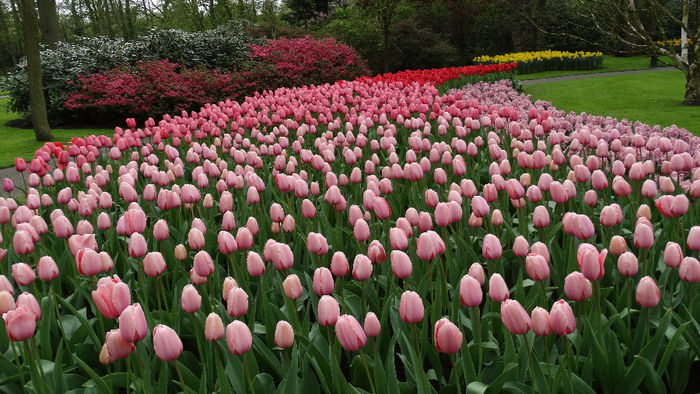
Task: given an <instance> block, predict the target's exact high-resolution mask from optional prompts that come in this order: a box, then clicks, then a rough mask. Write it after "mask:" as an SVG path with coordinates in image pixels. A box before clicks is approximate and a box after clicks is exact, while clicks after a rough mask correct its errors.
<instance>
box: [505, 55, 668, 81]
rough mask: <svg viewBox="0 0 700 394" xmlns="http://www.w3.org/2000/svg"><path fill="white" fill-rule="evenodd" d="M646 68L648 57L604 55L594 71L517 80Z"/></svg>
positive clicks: (548, 73) (662, 61) (663, 61)
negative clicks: (600, 64) (601, 63)
mask: <svg viewBox="0 0 700 394" xmlns="http://www.w3.org/2000/svg"><path fill="white" fill-rule="evenodd" d="M668 63H670V60H669V59H665V58H660V59H659V65H663V64H668ZM648 68H650V67H649V57H647V56H633V57H615V56H611V55H604V56H603V66H602V67H601V68H597V69H595V70H561V71H542V72H539V73H532V74H523V75H518V79H519V80H521V81H526V80H530V79H540V78H554V77H563V76H565V75H580V74H598V73H606V72H611V71H629V70H645V69H648Z"/></svg>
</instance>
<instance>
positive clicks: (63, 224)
mask: <svg viewBox="0 0 700 394" xmlns="http://www.w3.org/2000/svg"><path fill="white" fill-rule="evenodd" d="M108 219H109V217H108ZM53 232H54V233H55V234H56V236H57V237H58V238H61V239H67V238H70V236H71V235H73V224H72V223H71V222H70V220H69V219H68V218H67V217H65V216H58V217H57V218H56V219H54V220H53Z"/></svg>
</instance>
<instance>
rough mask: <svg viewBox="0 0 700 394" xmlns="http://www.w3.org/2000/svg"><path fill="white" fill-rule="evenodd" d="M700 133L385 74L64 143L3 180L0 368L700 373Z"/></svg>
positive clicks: (217, 375)
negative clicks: (17, 178) (17, 194)
mask: <svg viewBox="0 0 700 394" xmlns="http://www.w3.org/2000/svg"><path fill="white" fill-rule="evenodd" d="M426 74H428V75H425V76H423V77H421V76H420V73H415V75H416V76H417V77H416V78H417V80H422V81H427V80H433V79H434V78H435V77H434V76H432V75H431V74H432V73H431V72H426ZM420 78H422V79H420ZM436 82H437V81H436ZM699 144H700V141H699V140H698V138H695V137H692V136H691V135H690V134H689V133H688V132H687V131H686V130H682V129H677V128H667V129H665V130H660V129H659V128H658V127H650V126H648V125H644V124H641V123H635V124H632V123H629V122H626V121H619V122H618V121H617V120H614V119H611V118H603V117H597V116H592V115H588V114H580V115H577V114H574V113H568V114H567V113H565V112H563V111H559V110H557V109H556V108H554V107H552V106H551V105H550V104H549V103H545V102H540V101H538V102H535V103H533V102H532V101H531V100H530V99H529V97H528V96H524V95H520V94H518V93H517V91H515V90H514V89H513V88H512V86H511V84H510V82H509V81H502V82H498V83H493V84H488V83H479V84H473V85H468V86H466V87H464V88H462V89H459V90H451V91H449V92H447V93H445V94H441V93H439V91H438V89H437V88H436V87H435V85H433V84H431V83H406V81H382V80H357V81H352V82H347V81H341V82H338V83H335V84H324V85H320V86H314V87H309V86H307V87H300V88H291V89H277V90H275V91H264V92H262V93H261V94H255V95H253V96H249V97H246V98H245V99H244V100H241V101H240V102H236V101H230V100H227V101H219V102H217V103H211V104H206V105H204V106H202V107H201V108H200V109H199V110H198V111H192V112H185V111H183V112H181V113H180V114H178V115H165V116H163V117H162V118H161V119H159V120H157V121H156V120H155V119H148V120H146V121H145V122H144V123H137V122H136V121H135V120H134V119H133V118H129V119H127V121H126V126H125V128H121V127H117V128H115V132H114V134H113V136H111V137H106V136H92V137H86V138H75V139H73V141H72V142H71V143H70V144H68V145H67V146H65V147H63V146H60V145H56V144H51V143H48V144H46V145H45V146H44V147H43V148H41V149H40V150H39V151H37V152H36V155H35V158H34V159H33V160H31V161H30V162H29V163H26V162H24V160H21V159H18V160H17V161H16V170H17V171H19V172H20V173H21V179H23V180H22V181H21V182H20V183H19V184H14V183H13V182H12V181H11V180H10V179H6V180H5V181H4V183H3V187H4V190H5V191H12V190H14V189H20V190H21V191H22V194H23V198H22V199H21V200H20V201H22V202H21V205H20V204H18V202H17V201H16V200H15V199H13V198H10V197H4V198H2V199H0V230H1V231H2V238H1V239H0V242H1V245H2V250H1V251H0V252H1V253H0V256H1V258H0V260H1V261H2V263H1V267H2V268H1V269H2V276H0V312H2V313H3V323H2V324H3V326H2V330H0V363H1V364H2V366H3V367H2V368H0V381H2V382H3V384H2V387H3V388H4V390H5V391H8V392H19V391H22V390H25V391H34V392H50V391H55V392H70V391H86V390H87V391H97V392H115V391H131V390H136V391H140V390H151V391H157V392H180V391H183V392H191V391H197V392H247V391H249V392H253V391H255V392H273V391H280V392H293V393H295V392H308V391H313V392H316V391H323V392H333V393H339V392H378V393H386V392H389V393H400V392H422V393H423V392H438V391H439V392H460V393H461V392H499V391H506V390H508V391H523V392H529V391H535V392H572V393H573V392H576V393H579V392H587V393H593V392H637V391H643V390H649V391H653V392H664V391H669V392H683V391H684V390H686V389H688V390H690V391H693V390H696V389H697V387H692V386H690V387H689V386H688V382H689V376H690V374H691V373H692V372H691V371H693V368H697V366H698V355H700V340H699V339H698V338H700V335H699V334H700V329H699V327H700V326H699V325H698V319H697V316H699V308H700V307H699V306H698V303H700V300H698V289H697V286H698V285H697V282H698V281H699V280H700V263H699V262H698V260H697V258H698V251H700V227H699V226H698V225H697V224H698V218H699V217H700V203H698V198H699V197H700V170H699V169H698V167H699V164H700V153H698V152H699V151H700V150H698V145H699Z"/></svg>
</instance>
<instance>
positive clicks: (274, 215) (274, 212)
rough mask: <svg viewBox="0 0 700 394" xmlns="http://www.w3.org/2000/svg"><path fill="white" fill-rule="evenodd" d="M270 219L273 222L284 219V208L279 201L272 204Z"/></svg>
mask: <svg viewBox="0 0 700 394" xmlns="http://www.w3.org/2000/svg"><path fill="white" fill-rule="evenodd" d="M270 219H272V221H273V222H277V223H280V222H282V221H283V220H284V209H283V208H282V206H281V205H280V204H278V203H273V204H272V205H271V206H270Z"/></svg>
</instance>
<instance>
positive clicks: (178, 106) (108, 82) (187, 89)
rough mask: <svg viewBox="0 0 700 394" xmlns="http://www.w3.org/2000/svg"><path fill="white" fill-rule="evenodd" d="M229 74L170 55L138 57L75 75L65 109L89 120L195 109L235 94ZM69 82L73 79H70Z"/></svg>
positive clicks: (143, 115)
mask: <svg viewBox="0 0 700 394" xmlns="http://www.w3.org/2000/svg"><path fill="white" fill-rule="evenodd" d="M233 82H234V81H233V78H232V77H231V76H230V75H229V74H227V73H222V72H220V71H218V70H213V71H209V70H198V69H190V68H187V67H185V66H180V65H178V64H177V63H173V62H170V61H168V60H152V61H141V62H138V63H136V65H134V66H121V67H118V68H114V69H110V70H108V71H105V72H102V73H95V74H91V75H87V76H83V75H81V76H79V77H78V80H77V82H76V83H75V87H76V89H75V90H72V91H71V92H69V93H67V94H66V96H65V97H64V99H65V109H66V110H67V111H71V112H72V115H73V116H75V117H77V118H79V119H81V120H83V121H85V120H87V121H88V122H90V123H91V122H95V121H102V122H104V121H117V119H124V118H125V117H126V116H128V115H131V116H135V117H137V118H143V119H145V118H147V117H149V116H155V115H156V114H163V113H180V112H181V111H183V110H192V109H197V108H199V107H200V106H202V105H204V104H205V103H210V102H217V101H219V100H220V99H223V98H228V97H231V96H233V95H234V94H235V93H236V92H237V89H236V86H235V85H234V83H233ZM70 85H73V83H72V82H70Z"/></svg>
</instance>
